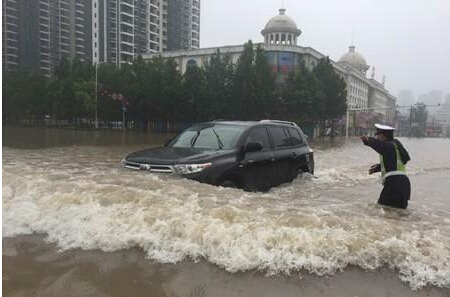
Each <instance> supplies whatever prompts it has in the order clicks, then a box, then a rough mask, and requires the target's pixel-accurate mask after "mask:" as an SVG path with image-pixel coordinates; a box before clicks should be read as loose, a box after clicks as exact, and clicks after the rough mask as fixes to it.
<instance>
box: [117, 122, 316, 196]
mask: <svg viewBox="0 0 450 297" xmlns="http://www.w3.org/2000/svg"><path fill="white" fill-rule="evenodd" d="M122 164H123V165H124V166H125V167H126V168H130V169H137V170H148V171H150V172H159V173H174V174H179V175H182V176H184V177H187V178H190V179H193V180H197V181H199V182H204V183H208V184H212V185H217V186H223V187H236V188H242V189H244V190H247V191H266V190H268V189H270V188H271V187H272V186H277V185H279V184H282V183H284V182H290V181H292V180H293V179H295V178H296V177H297V176H298V174H299V173H302V172H310V173H314V157H313V150H312V149H311V148H310V147H309V145H308V142H307V139H306V137H305V135H304V134H303V132H302V130H301V129H300V128H299V127H298V126H297V125H296V124H295V123H291V122H285V121H275V120H262V121H259V122H238V121H212V122H206V123H198V124H194V125H193V126H192V127H190V128H188V129H186V130H185V131H183V132H181V133H180V134H179V135H177V136H176V137H175V138H173V139H172V140H171V141H169V142H168V143H167V144H166V145H164V147H159V148H151V149H147V150H143V151H138V152H134V153H132V154H130V155H128V156H127V157H126V158H125V159H124V160H122Z"/></svg>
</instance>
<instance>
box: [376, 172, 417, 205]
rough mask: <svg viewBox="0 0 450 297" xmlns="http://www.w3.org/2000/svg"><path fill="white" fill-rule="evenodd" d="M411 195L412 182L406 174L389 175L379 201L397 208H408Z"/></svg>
mask: <svg viewBox="0 0 450 297" xmlns="http://www.w3.org/2000/svg"><path fill="white" fill-rule="evenodd" d="M410 196H411V184H410V182H409V178H408V177H407V176H406V175H392V176H388V177H387V178H386V180H385V181H384V188H383V190H382V191H381V194H380V199H378V203H379V204H382V205H387V206H391V207H396V208H403V209H406V208H407V207H408V200H409V197H410Z"/></svg>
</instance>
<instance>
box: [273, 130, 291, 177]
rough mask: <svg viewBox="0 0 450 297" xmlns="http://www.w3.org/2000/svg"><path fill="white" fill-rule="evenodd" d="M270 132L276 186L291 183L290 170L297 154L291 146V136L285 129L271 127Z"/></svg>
mask: <svg viewBox="0 0 450 297" xmlns="http://www.w3.org/2000/svg"><path fill="white" fill-rule="evenodd" d="M269 132H270V136H271V137H272V141H273V148H274V154H275V169H276V172H277V176H276V184H281V183H284V182H286V181H289V180H290V177H291V176H292V172H291V171H290V169H291V162H292V157H293V154H294V153H295V152H294V150H293V149H292V146H291V145H290V141H289V134H288V131H287V130H286V128H285V127H283V126H272V127H269Z"/></svg>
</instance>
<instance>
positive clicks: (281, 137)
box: [269, 127, 289, 148]
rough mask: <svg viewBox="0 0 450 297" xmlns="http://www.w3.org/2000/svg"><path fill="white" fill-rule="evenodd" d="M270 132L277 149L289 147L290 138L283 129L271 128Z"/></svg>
mask: <svg viewBox="0 0 450 297" xmlns="http://www.w3.org/2000/svg"><path fill="white" fill-rule="evenodd" d="M269 131H270V135H272V139H273V146H274V147H275V148H279V147H286V146H289V136H288V135H287V134H286V132H285V129H284V128H283V127H270V128H269Z"/></svg>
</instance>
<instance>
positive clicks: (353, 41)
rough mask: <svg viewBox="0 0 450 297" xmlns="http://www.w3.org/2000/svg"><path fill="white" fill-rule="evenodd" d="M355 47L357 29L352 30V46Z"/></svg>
mask: <svg viewBox="0 0 450 297" xmlns="http://www.w3.org/2000/svg"><path fill="white" fill-rule="evenodd" d="M351 45H355V29H352V44H351Z"/></svg>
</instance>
